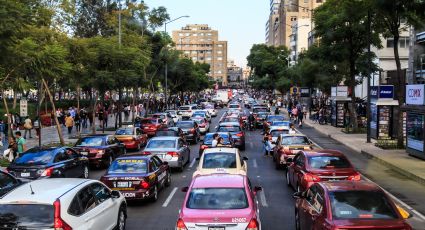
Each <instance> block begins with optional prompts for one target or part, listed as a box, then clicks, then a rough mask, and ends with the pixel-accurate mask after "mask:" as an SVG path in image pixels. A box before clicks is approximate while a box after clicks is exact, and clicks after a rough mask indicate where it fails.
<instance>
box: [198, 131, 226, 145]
mask: <svg viewBox="0 0 425 230" xmlns="http://www.w3.org/2000/svg"><path fill="white" fill-rule="evenodd" d="M213 135H214V134H213V133H209V134H207V135H205V137H204V143H212V140H213ZM218 136H220V137H222V138H223V142H224V144H230V140H229V138H230V137H229V135H228V134H226V133H219V134H218Z"/></svg>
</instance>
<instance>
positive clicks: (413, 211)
mask: <svg viewBox="0 0 425 230" xmlns="http://www.w3.org/2000/svg"><path fill="white" fill-rule="evenodd" d="M296 130H297V131H298V132H299V133H302V132H301V131H300V130H298V129H296ZM304 135H305V134H304ZM309 139H310V138H309ZM310 141H311V142H312V143H313V144H314V145H316V146H317V147H319V149H323V148H322V146H320V145H319V144H317V143H316V142H314V141H312V140H311V139H310ZM360 175H361V176H362V177H363V178H364V179H365V180H366V181H369V182H372V183H374V184H376V185H377V186H378V187H380V188H381V189H382V190H384V192H386V193H387V194H388V196H390V197H391V199H393V200H395V201H396V203H399V204H400V205H402V206H403V207H404V208H406V209H407V210H409V211H410V212H412V213H413V214H414V216H413V217H412V218H414V217H419V219H421V220H422V221H425V216H424V215H423V214H422V213H420V212H418V211H416V210H415V209H414V208H412V207H411V206H410V205H408V204H406V203H405V202H403V201H402V200H400V199H399V198H397V197H396V196H394V195H393V194H391V193H390V192H388V191H387V190H386V189H384V188H382V187H381V186H380V185H379V184H377V183H376V182H374V181H372V180H371V179H369V178H367V177H366V176H365V175H363V174H362V173H361V174H360Z"/></svg>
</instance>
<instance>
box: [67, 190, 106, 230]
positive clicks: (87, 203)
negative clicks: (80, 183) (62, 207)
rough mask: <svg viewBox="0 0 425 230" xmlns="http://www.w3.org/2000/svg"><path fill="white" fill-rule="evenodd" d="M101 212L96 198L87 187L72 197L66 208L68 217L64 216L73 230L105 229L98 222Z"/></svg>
mask: <svg viewBox="0 0 425 230" xmlns="http://www.w3.org/2000/svg"><path fill="white" fill-rule="evenodd" d="M102 211H103V210H101V209H100V208H99V207H98V206H97V203H96V198H95V196H94V194H93V192H92V189H91V187H90V185H89V186H86V187H84V188H82V189H81V190H80V191H78V193H77V194H76V195H75V196H74V198H73V199H72V202H71V204H70V206H69V208H68V213H69V214H70V215H66V218H67V220H69V223H70V224H72V225H73V229H75V230H87V229H105V228H102V223H100V221H99V215H100V213H101V212H102ZM67 220H65V221H67Z"/></svg>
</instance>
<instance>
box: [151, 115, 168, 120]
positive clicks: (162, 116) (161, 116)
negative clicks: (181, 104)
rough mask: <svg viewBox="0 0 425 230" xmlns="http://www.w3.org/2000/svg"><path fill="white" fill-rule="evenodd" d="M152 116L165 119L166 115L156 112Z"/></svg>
mask: <svg viewBox="0 0 425 230" xmlns="http://www.w3.org/2000/svg"><path fill="white" fill-rule="evenodd" d="M152 117H155V118H160V119H164V118H165V115H164V114H154V115H152Z"/></svg>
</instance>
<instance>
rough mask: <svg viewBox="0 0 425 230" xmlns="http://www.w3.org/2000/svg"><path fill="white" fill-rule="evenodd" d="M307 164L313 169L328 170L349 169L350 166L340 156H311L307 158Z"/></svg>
mask: <svg viewBox="0 0 425 230" xmlns="http://www.w3.org/2000/svg"><path fill="white" fill-rule="evenodd" d="M308 163H309V165H310V167H311V168H314V169H328V168H350V167H351V165H350V163H349V162H348V161H347V159H345V157H340V156H312V157H309V158H308Z"/></svg>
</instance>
